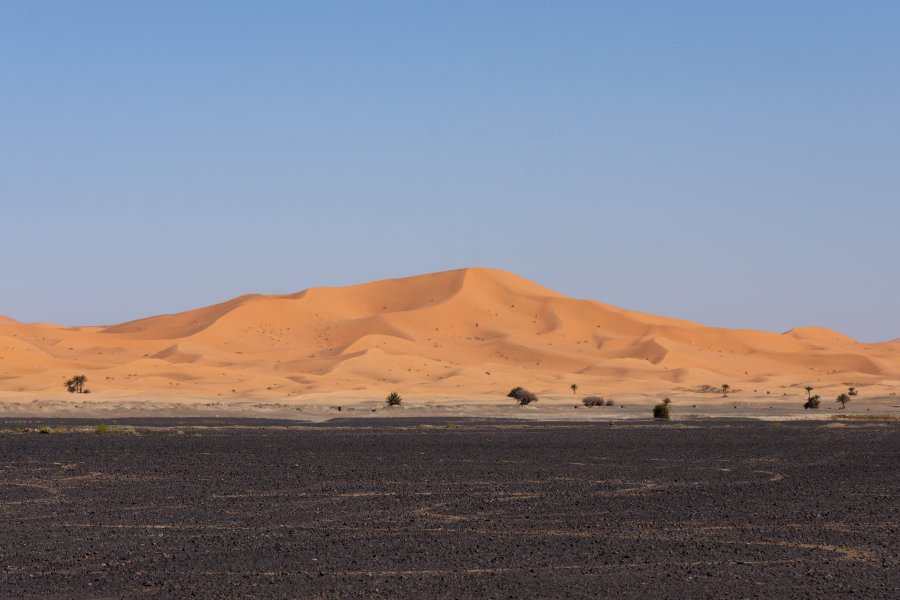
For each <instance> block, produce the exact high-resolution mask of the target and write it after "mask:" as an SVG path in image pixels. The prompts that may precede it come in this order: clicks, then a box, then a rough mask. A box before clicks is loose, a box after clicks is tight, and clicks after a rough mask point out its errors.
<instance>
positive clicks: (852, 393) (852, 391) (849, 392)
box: [847, 387, 859, 398]
mask: <svg viewBox="0 0 900 600" xmlns="http://www.w3.org/2000/svg"><path fill="white" fill-rule="evenodd" d="M858 394H859V392H857V391H856V388H855V387H851V388H848V389H847V395H848V396H852V397H854V398H855V397H856V396H857V395H858Z"/></svg>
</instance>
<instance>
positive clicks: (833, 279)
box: [0, 0, 900, 341]
mask: <svg viewBox="0 0 900 600" xmlns="http://www.w3.org/2000/svg"><path fill="white" fill-rule="evenodd" d="M897 31H900V3H898V2H894V1H886V2H879V1H877V0H867V1H866V2H846V1H840V2H832V1H828V0H815V1H813V0H810V1H801V0H798V1H791V2H785V1H784V0H777V1H767V0H762V1H755V2H743V1H733V2H729V1H721V0H717V1H708V2H703V1H694V2H685V1H684V0H673V1H671V2H652V1H647V2H602V1H599V0H595V1H590V2H579V1H576V0H570V1H566V2H551V1H542V2H532V1H527V0H516V1H496V2H483V1H472V2H469V1H466V0H455V1H453V2H423V1H421V0H419V1H416V2H412V1H410V2H398V1H392V0H385V1H380V2H336V1H333V0H332V1H321V2H301V1H296V2H276V1H267V0H255V1H254V2H229V1H223V0H216V1H201V0H194V1H190V2H185V1H177V2H176V1H172V2H167V1H165V0H155V1H152V2H151V1H135V2H120V1H109V2H101V1H90V0H74V1H73V0H65V1H56V2H54V1H50V0H44V1H41V2H35V1H34V0H2V1H0V90H2V94H0V218H2V228H0V314H6V315H9V316H11V317H13V318H16V319H19V320H22V321H41V322H55V323H65V324H71V325H79V324H106V323H114V322H121V321H125V320H129V319H134V318H138V317H143V316H148V315H152V314H160V313H168V312H176V311H181V310H186V309H189V308H194V307H198V306H204V305H208V304H212V303H215V302H219V301H222V300H226V299H228V298H231V297H233V296H236V295H240V294H244V293H249V292H259V293H289V292H295V291H298V290H301V289H305V288H308V287H315V286H322V285H349V284H355V283H360V282H364V281H371V280H376V279H382V278H387V277H400V276H407V275H415V274H419V273H426V272H433V271H441V270H447V269H454V268H460V267H468V266H481V267H495V268H500V269H506V270H509V271H513V272H515V273H517V274H519V275H521V276H523V277H526V278H528V279H531V280H533V281H536V282H538V283H540V284H543V285H545V286H548V287H550V288H553V289H555V290H557V291H559V292H562V293H564V294H567V295H570V296H574V297H578V298H588V299H593V300H598V301H601V302H605V303H609V304H614V305H618V306H622V307H625V308H629V309H633V310H640V311H645V312H650V313H655V314H663V315H666V316H673V317H681V318H686V319H690V320H693V321H698V322H701V323H705V324H709V325H717V326H727V327H739V328H753V329H763V330H768V331H784V330H787V329H790V328H792V327H795V326H802V325H821V326H826V327H830V328H834V329H837V330H839V331H842V332H844V333H846V334H848V335H852V336H854V337H857V338H860V339H863V340H866V341H881V340H887V339H893V338H897V337H900V309H898V304H897V299H898V298H900V276H898V271H900V269H898V259H900V235H898V233H900V231H898V229H900V110H898V107H900V35H897Z"/></svg>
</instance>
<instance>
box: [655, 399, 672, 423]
mask: <svg viewBox="0 0 900 600" xmlns="http://www.w3.org/2000/svg"><path fill="white" fill-rule="evenodd" d="M671 403H672V401H671V400H669V399H668V398H663V401H662V402H660V403H659V404H657V405H656V406H654V407H653V418H654V419H668V418H669V404H671Z"/></svg>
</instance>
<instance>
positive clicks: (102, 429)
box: [94, 423, 109, 435]
mask: <svg viewBox="0 0 900 600" xmlns="http://www.w3.org/2000/svg"><path fill="white" fill-rule="evenodd" d="M94 433H96V434H97V435H106V434H107V433H109V425H107V424H106V423H100V424H98V425H97V426H96V427H94Z"/></svg>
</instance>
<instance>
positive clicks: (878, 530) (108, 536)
mask: <svg viewBox="0 0 900 600" xmlns="http://www.w3.org/2000/svg"><path fill="white" fill-rule="evenodd" d="M45 423H48V424H50V425H56V426H57V427H58V429H57V430H56V431H54V432H53V433H48V434H40V433H37V432H28V433H21V432H18V430H21V429H23V428H33V429H36V428H38V427H39V426H40V425H41V424H45ZM131 423H132V424H133V425H134V426H135V427H136V433H137V435H135V434H134V433H135V432H134V431H132V430H130V429H127V428H124V427H119V428H117V427H113V431H114V433H107V434H105V435H97V434H95V433H94V432H93V429H92V428H91V427H82V428H80V429H78V430H77V431H76V430H72V428H73V427H75V426H83V425H86V424H84V423H77V422H74V421H67V422H59V421H57V422H54V421H47V420H44V421H41V422H40V423H38V422H23V421H9V420H5V421H4V420H0V430H14V431H15V432H13V433H11V432H8V431H7V432H5V433H0V515H2V530H0V596H2V597H4V598H14V597H15V598H18V597H41V598H47V597H60V598H75V597H105V598H118V597H132V596H142V597H158V598H175V597H190V596H195V597H204V598H216V597H266V598H269V597H328V598H343V597H356V598H358V597H410V598H430V597H449V598H466V597H484V598H495V597H502V598H525V597H544V598H560V597H583V598H594V597H610V598H622V597H633V598H701V597H716V598H721V597H734V598H806V597H808V598H823V597H842V596H847V597H850V596H853V597H860V598H898V597H900V426H898V425H897V424H878V423H870V424H847V425H839V426H838V425H835V424H828V423H802V424H800V423H796V424H792V423H784V424H772V423H766V422H731V423H728V422H701V421H697V422H689V423H678V424H675V423H652V422H631V423H627V424H625V423H619V424H616V425H614V426H611V425H609V424H583V423H578V424H548V423H544V424H534V423H529V424H526V423H509V422H507V423H497V422H484V421H463V420H457V421H428V422H424V421H417V422H409V421H402V420H397V419H391V420H387V421H380V422H376V421H360V422H342V423H331V424H327V425H319V426H315V425H298V424H291V423H288V422H281V423H276V424H270V425H267V426H264V427H263V426H260V424H259V423H256V422H252V421H244V422H236V421H217V422H209V421H186V420H181V421H179V422H174V421H165V420H160V419H156V420H146V421H134V420H132V421H131ZM117 430H118V432H116V431H117Z"/></svg>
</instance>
